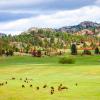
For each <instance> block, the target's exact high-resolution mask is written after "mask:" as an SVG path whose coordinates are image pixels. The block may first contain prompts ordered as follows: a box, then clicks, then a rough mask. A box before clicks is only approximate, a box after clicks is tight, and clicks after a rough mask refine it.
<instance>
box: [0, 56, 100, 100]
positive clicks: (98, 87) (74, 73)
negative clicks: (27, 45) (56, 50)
mask: <svg viewBox="0 0 100 100" xmlns="http://www.w3.org/2000/svg"><path fill="white" fill-rule="evenodd" d="M73 57H74V58H75V59H76V62H75V64H71V65H70V64H65V65H63V64H59V63H58V61H59V58H60V57H59V56H58V57H42V58H34V57H29V56H21V57H19V56H14V57H8V58H7V57H6V58H5V57H2V58H0V82H5V81H8V84H7V85H4V86H0V100H100V56H96V55H95V56H73ZM12 77H16V80H11V78H12ZM26 77H28V78H31V79H33V80H31V81H30V82H29V83H28V84H27V83H24V82H23V80H22V81H21V80H19V79H20V78H23V79H25V78H26ZM76 82H77V83H78V86H75V83H76ZM60 83H62V84H63V85H64V86H67V87H68V88H69V89H68V90H67V91H66V90H64V91H61V92H58V90H57V87H58V85H59V84H60ZM22 84H24V85H25V86H26V87H25V88H21V85H22ZM30 84H32V85H33V87H32V88H30V87H29V85H30ZM44 84H47V85H48V87H47V88H46V89H43V88H42V87H43V85H44ZM36 86H39V87H40V90H36ZM51 86H54V87H55V93H54V95H50V87H51Z"/></svg>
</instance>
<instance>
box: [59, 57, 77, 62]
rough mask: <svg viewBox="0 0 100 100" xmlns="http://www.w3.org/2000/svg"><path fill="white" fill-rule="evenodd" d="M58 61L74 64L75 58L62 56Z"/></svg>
mask: <svg viewBox="0 0 100 100" xmlns="http://www.w3.org/2000/svg"><path fill="white" fill-rule="evenodd" d="M59 63H61V64H74V63H75V59H74V58H71V57H62V58H60V60H59Z"/></svg>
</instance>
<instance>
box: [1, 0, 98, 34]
mask: <svg viewBox="0 0 100 100" xmlns="http://www.w3.org/2000/svg"><path fill="white" fill-rule="evenodd" d="M99 11H100V0H0V32H3V33H7V34H19V33H20V32H22V31H25V30H27V29H28V28H30V27H50V28H59V27H62V26H68V25H74V24H78V23H80V22H81V21H86V20H89V21H94V22H95V21H96V22H100V18H99V16H100V13H99Z"/></svg>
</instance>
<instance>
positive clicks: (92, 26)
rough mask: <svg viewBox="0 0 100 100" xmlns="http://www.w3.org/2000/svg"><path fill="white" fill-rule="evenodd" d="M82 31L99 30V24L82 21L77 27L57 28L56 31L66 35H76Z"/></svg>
mask: <svg viewBox="0 0 100 100" xmlns="http://www.w3.org/2000/svg"><path fill="white" fill-rule="evenodd" d="M84 29H88V30H93V29H100V24H98V23H96V22H91V21H84V22H81V23H80V24H78V25H74V26H65V27H62V28H59V29H58V31H60V32H67V33H76V32H79V31H81V30H84Z"/></svg>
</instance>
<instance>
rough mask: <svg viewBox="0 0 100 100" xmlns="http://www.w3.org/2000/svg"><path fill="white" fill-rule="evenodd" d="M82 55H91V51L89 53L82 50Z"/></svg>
mask: <svg viewBox="0 0 100 100" xmlns="http://www.w3.org/2000/svg"><path fill="white" fill-rule="evenodd" d="M82 55H91V51H89V50H84V51H83V52H82Z"/></svg>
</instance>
